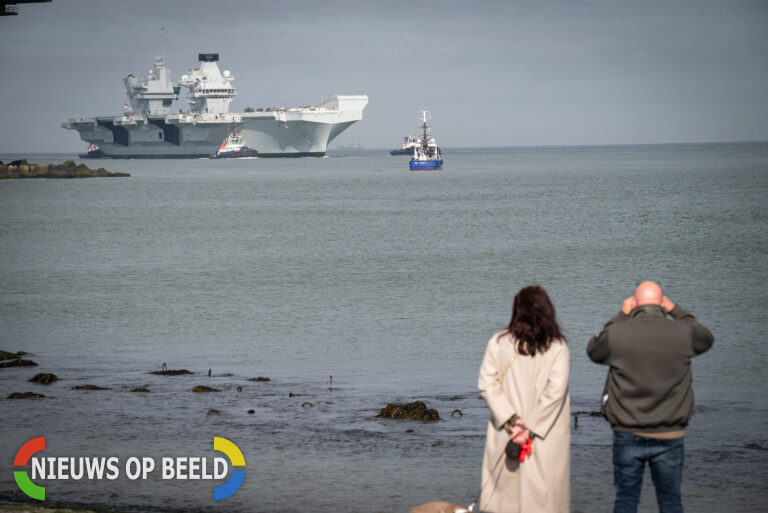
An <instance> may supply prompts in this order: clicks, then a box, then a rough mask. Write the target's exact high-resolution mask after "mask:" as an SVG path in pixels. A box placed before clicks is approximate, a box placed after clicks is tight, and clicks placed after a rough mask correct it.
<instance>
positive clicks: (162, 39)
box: [160, 25, 165, 62]
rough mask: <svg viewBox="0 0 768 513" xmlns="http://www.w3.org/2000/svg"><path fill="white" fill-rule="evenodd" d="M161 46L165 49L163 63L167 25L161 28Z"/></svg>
mask: <svg viewBox="0 0 768 513" xmlns="http://www.w3.org/2000/svg"><path fill="white" fill-rule="evenodd" d="M160 45H161V47H162V49H163V62H165V25H163V26H161V27H160Z"/></svg>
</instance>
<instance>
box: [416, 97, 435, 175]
mask: <svg viewBox="0 0 768 513" xmlns="http://www.w3.org/2000/svg"><path fill="white" fill-rule="evenodd" d="M428 119H430V118H429V113H428V112H427V111H426V109H424V110H422V111H421V129H422V137H421V144H419V145H418V146H414V147H413V156H412V157H411V161H410V166H411V171H431V170H437V169H442V167H443V152H442V151H440V148H439V147H438V146H437V141H435V138H434V137H430V135H429V131H430V128H429V125H427V120H428Z"/></svg>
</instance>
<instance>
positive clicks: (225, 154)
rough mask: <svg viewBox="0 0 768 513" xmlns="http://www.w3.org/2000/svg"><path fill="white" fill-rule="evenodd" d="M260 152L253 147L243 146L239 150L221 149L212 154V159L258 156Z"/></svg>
mask: <svg viewBox="0 0 768 513" xmlns="http://www.w3.org/2000/svg"><path fill="white" fill-rule="evenodd" d="M258 156H259V152H258V151H256V150H252V149H251V148H243V149H241V150H237V151H220V152H218V153H214V154H213V155H211V156H210V158H212V159H236V158H241V157H258Z"/></svg>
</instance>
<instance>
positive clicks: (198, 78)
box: [61, 53, 368, 159]
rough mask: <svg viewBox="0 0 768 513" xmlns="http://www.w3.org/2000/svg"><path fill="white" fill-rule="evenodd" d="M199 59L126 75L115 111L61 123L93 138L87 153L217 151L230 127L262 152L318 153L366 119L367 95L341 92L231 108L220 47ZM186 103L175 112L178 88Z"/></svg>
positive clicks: (159, 61)
mask: <svg viewBox="0 0 768 513" xmlns="http://www.w3.org/2000/svg"><path fill="white" fill-rule="evenodd" d="M198 60H199V61H200V64H199V66H197V67H196V68H192V69H190V70H189V73H188V74H186V75H184V76H182V77H181V82H179V83H174V82H173V81H172V79H171V71H170V70H169V69H168V67H167V66H166V64H165V60H164V59H163V58H162V57H157V58H156V59H155V62H154V65H153V66H152V69H150V71H149V74H148V75H147V77H146V78H145V79H144V80H139V79H137V78H136V77H135V76H133V75H128V76H127V77H126V78H124V79H123V84H124V85H125V90H126V93H127V95H128V101H129V103H125V104H124V105H123V107H124V112H123V114H122V115H118V116H99V117H89V118H71V119H69V120H68V121H67V122H65V123H62V124H61V126H62V127H63V128H69V129H72V130H77V131H78V132H79V133H80V138H81V139H82V140H83V141H86V142H87V143H89V145H88V147H89V150H88V153H87V154H85V155H82V156H83V157H86V156H87V157H102V158H103V157H111V158H132V159H134V158H201V157H208V156H209V155H210V154H212V153H215V152H216V150H217V149H218V148H219V145H221V143H222V141H223V140H224V139H225V138H226V137H227V135H228V134H229V133H230V132H231V131H237V132H238V133H239V134H240V135H242V137H243V139H244V140H245V143H246V144H247V146H248V147H250V148H253V149H255V150H256V151H258V156H259V157H307V156H310V157H321V156H324V155H325V152H326V148H327V146H328V143H329V142H331V141H332V140H333V139H334V138H335V137H336V136H338V135H339V134H340V133H341V132H343V131H344V130H345V129H347V128H348V127H349V126H350V125H352V123H354V122H356V121H360V120H361V119H363V109H364V108H365V106H366V105H367V104H368V97H367V96H365V95H337V96H332V97H330V98H328V99H327V100H325V101H323V102H321V103H320V104H318V105H311V106H306V107H277V108H266V109H263V108H258V109H246V110H247V112H229V104H230V102H232V100H233V99H234V98H235V96H237V93H236V92H235V89H234V87H232V85H231V81H232V80H234V77H233V76H232V75H231V74H230V72H229V71H224V72H223V73H222V72H221V71H220V70H219V66H218V65H217V61H218V60H219V54H216V53H201V54H199V55H198ZM182 87H183V88H185V89H186V90H187V101H188V103H189V108H188V109H185V110H180V109H176V110H175V111H174V108H173V102H175V101H177V100H178V99H179V93H180V92H181V88H182Z"/></svg>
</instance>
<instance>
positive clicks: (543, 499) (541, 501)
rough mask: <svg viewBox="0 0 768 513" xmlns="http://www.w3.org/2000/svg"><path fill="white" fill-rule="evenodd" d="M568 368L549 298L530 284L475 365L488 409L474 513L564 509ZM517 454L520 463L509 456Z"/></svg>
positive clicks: (567, 495) (566, 495)
mask: <svg viewBox="0 0 768 513" xmlns="http://www.w3.org/2000/svg"><path fill="white" fill-rule="evenodd" d="M568 363H569V356H568V346H567V345H566V341H565V337H564V336H563V335H562V333H561V332H560V327H559V326H558V325H557V320H556V318H555V307H554V306H552V302H551V301H550V300H549V296H547V293H546V291H544V289H543V288H541V287H539V286H537V285H533V286H530V287H525V288H524V289H522V290H521V291H520V292H518V293H517V295H516V296H515V301H514V306H513V309H512V320H511V321H510V322H509V326H508V327H507V328H506V329H505V330H503V331H501V332H499V333H496V334H495V335H494V336H492V337H491V340H490V341H489V342H488V347H487V348H486V350H485V357H484V358H483V364H482V366H481V367H480V378H479V379H478V388H479V389H480V392H481V393H482V395H483V398H485V401H486V402H487V403H488V408H489V409H490V410H491V418H490V421H489V422H488V432H487V437H486V443H485V454H484V457H483V479H482V491H481V492H480V504H479V509H480V511H483V512H488V513H507V512H509V513H513V512H523V513H529V512H536V513H553V512H558V513H560V512H562V513H567V512H569V511H570V444H571V435H570V430H569V421H570V410H571V408H570V398H569V396H568ZM508 444H513V445H510V446H509V448H508V447H507V445H508ZM514 444H517V446H519V447H516V446H515V445H514ZM529 444H530V453H528V452H527V451H528V449H529ZM520 448H522V452H523V455H524V459H523V461H520V459H522V458H519V457H516V454H515V453H516V452H517V451H515V449H520Z"/></svg>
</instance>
